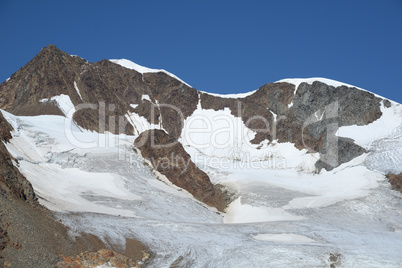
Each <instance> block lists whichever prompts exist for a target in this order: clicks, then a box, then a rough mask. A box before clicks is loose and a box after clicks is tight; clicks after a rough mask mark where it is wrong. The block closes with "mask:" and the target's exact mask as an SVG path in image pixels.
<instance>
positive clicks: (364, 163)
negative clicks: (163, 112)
mask: <svg viewBox="0 0 402 268" xmlns="http://www.w3.org/2000/svg"><path fill="white" fill-rule="evenodd" d="M113 62H115V63H117V64H121V65H124V66H126V67H127V68H133V69H136V70H137V71H140V72H142V73H144V72H148V71H149V70H148V69H141V68H143V67H141V66H136V65H133V64H131V63H130V62H127V61H125V60H114V61H113ZM151 71H160V70H151ZM299 82H302V81H298V80H297V81H296V80H295V81H294V83H299ZM76 89H77V93H79V89H78V88H76ZM143 98H145V99H147V96H143ZM148 98H149V97H148ZM43 101H56V102H57V104H58V105H59V107H60V108H61V109H62V111H63V112H64V113H65V114H66V116H67V117H66V118H65V117H62V116H35V117H26V116H19V117H18V116H14V115H11V114H9V113H7V112H4V111H2V112H3V115H4V117H5V118H6V119H7V120H8V121H9V122H10V124H12V126H13V127H14V132H13V133H12V134H13V139H12V140H11V141H10V143H7V144H6V146H7V148H8V150H9V151H10V153H11V154H12V155H13V156H14V157H15V158H16V159H18V164H17V163H15V164H16V165H18V167H19V169H20V170H21V172H22V173H23V174H24V175H25V176H26V177H27V179H28V180H29V181H30V182H31V183H32V185H33V187H34V190H35V192H36V193H37V194H38V196H39V201H40V203H41V204H43V205H44V206H46V207H47V208H49V209H51V210H53V211H55V214H56V216H57V217H58V218H59V219H60V220H61V221H62V222H63V223H64V224H66V225H67V226H69V227H70V228H71V235H72V236H74V235H78V234H79V233H80V232H89V233H93V234H95V235H98V236H99V237H101V238H102V239H103V240H104V242H105V244H114V245H117V246H118V247H119V248H121V250H122V251H124V248H125V238H135V239H138V240H140V241H142V242H144V243H145V244H147V245H148V246H149V247H150V249H151V250H152V251H154V252H155V253H156V257H155V258H154V259H153V261H152V263H151V266H152V267H170V265H172V264H174V265H177V266H178V267H249V266H250V264H253V266H255V267H328V266H329V265H330V264H332V262H331V260H330V258H329V257H330V254H335V255H337V254H340V264H339V263H338V264H339V265H340V266H342V267H400V265H401V263H402V254H401V252H402V231H401V230H402V195H401V194H400V193H399V192H396V191H393V190H391V189H390V185H389V184H388V182H386V180H385V177H384V174H385V173H386V172H388V171H393V172H402V169H401V167H402V149H401V148H402V108H401V106H400V105H397V104H394V103H392V106H391V107H390V108H385V107H382V111H383V117H381V118H380V119H378V120H377V121H375V122H373V123H372V124H370V125H368V126H363V127H361V126H359V127H357V126H350V127H342V128H341V129H340V130H339V132H338V136H342V137H349V138H352V139H354V140H355V141H356V143H357V144H359V145H361V146H363V147H364V148H366V149H367V151H368V152H367V153H366V154H363V155H361V156H360V157H358V158H355V159H354V160H352V161H350V162H348V163H345V164H342V165H341V166H339V167H337V168H336V169H334V170H332V171H330V172H327V171H325V170H324V171H322V172H321V173H320V174H317V173H316V172H314V171H315V170H314V163H315V161H316V160H317V159H318V155H316V154H310V153H308V152H307V151H306V150H301V151H300V150H298V149H296V148H295V147H294V146H293V145H292V144H290V143H282V144H279V143H275V142H273V143H271V144H267V143H262V144H260V145H252V144H250V143H249V141H250V139H252V138H253V137H254V135H255V133H253V132H252V131H251V130H249V129H247V128H246V127H244V125H243V123H242V122H241V120H240V119H239V118H235V117H233V116H232V115H231V113H230V110H228V109H225V110H224V111H218V112H214V111H212V110H202V109H201V107H200V105H199V106H198V109H197V110H196V111H195V112H194V113H193V115H192V116H190V117H188V118H187V119H186V121H185V127H184V130H183V133H182V135H181V140H180V141H181V142H182V144H183V146H184V148H185V149H186V151H187V152H188V153H189V154H190V155H191V157H192V160H193V161H194V162H195V163H196V165H197V166H198V167H200V168H201V169H202V170H203V171H205V172H206V173H207V174H208V175H209V177H210V178H211V181H212V182H213V183H220V184H222V185H224V186H226V187H227V188H228V189H230V190H231V191H232V192H234V194H235V195H236V198H235V200H234V201H233V202H232V203H231V204H230V206H229V207H228V209H227V211H226V213H219V212H217V211H216V209H213V208H210V207H208V206H206V205H204V204H202V203H200V202H199V201H197V200H195V199H194V198H193V197H192V196H191V195H190V194H189V193H188V192H186V191H185V190H182V189H179V188H178V187H176V186H173V185H172V184H171V183H169V182H167V180H166V178H164V177H163V176H162V175H161V174H159V173H157V172H155V171H154V170H152V168H150V165H149V163H148V162H147V161H145V160H144V159H143V158H142V157H141V155H140V154H138V153H137V151H136V150H135V149H134V148H133V141H134V139H135V138H136V135H138V134H139V133H140V132H142V131H144V130H146V129H150V128H160V126H157V125H150V124H149V123H148V122H147V121H146V120H145V118H141V117H139V116H138V115H136V114H134V113H133V114H128V115H127V117H128V118H129V119H130V120H131V123H132V124H133V126H135V129H136V132H135V133H136V135H134V136H126V135H112V134H110V133H106V134H98V133H95V132H90V131H86V130H82V129H80V128H78V127H76V126H75V125H74V124H71V117H70V116H69V115H70V113H71V110H72V109H74V107H71V104H70V102H71V100H70V99H69V97H68V96H65V95H60V96H55V97H53V98H51V99H49V100H48V99H46V100H43ZM133 105H135V104H133ZM69 120H70V122H69ZM144 120H145V121H144ZM225 124H226V125H225ZM231 124H232V125H231ZM66 127H68V128H69V129H68V130H67V131H66V130H65V129H66ZM222 127H226V128H227V129H229V130H230V128H231V127H233V128H234V129H237V130H239V131H238V132H236V133H232V132H230V131H219V130H220V129H221V128H222ZM378 129H380V130H381V132H378V131H377V132H376V130H378ZM197 130H198V131H197ZM211 141H212V142H211ZM257 147H258V148H257ZM338 264H337V265H338Z"/></svg>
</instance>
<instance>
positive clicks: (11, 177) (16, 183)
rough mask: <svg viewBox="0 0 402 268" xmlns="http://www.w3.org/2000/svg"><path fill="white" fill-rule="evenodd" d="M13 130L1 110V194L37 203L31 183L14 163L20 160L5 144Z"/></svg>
mask: <svg viewBox="0 0 402 268" xmlns="http://www.w3.org/2000/svg"><path fill="white" fill-rule="evenodd" d="M11 131H12V127H11V125H10V124H8V122H7V121H6V120H5V119H4V117H3V114H2V113H1V112H0V196H3V197H5V198H10V199H13V198H18V199H21V200H23V201H26V202H28V203H30V204H34V205H36V204H37V197H36V195H35V193H34V191H33V188H32V185H31V183H30V182H29V181H28V180H27V179H26V178H25V177H24V176H23V175H22V174H21V173H20V172H19V170H18V168H17V167H16V166H15V164H14V163H18V161H17V160H16V159H14V158H13V157H12V156H11V155H10V153H9V152H8V151H7V149H6V147H5V146H4V144H3V142H8V141H9V140H10V139H11V138H12V136H11ZM13 162H14V163H13Z"/></svg>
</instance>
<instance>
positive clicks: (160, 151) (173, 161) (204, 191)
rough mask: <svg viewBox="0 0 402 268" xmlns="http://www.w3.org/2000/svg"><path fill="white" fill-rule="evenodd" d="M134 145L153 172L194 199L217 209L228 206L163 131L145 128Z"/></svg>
mask: <svg viewBox="0 0 402 268" xmlns="http://www.w3.org/2000/svg"><path fill="white" fill-rule="evenodd" d="M134 145H135V146H136V147H137V148H138V149H139V150H140V151H141V154H142V156H143V157H144V158H146V159H148V160H149V161H150V162H151V164H152V166H153V167H154V168H155V169H156V170H157V171H159V172H160V173H161V174H163V175H165V176H166V177H167V178H168V179H169V181H171V182H172V183H173V184H175V185H177V186H179V187H181V188H183V189H185V190H187V191H188V192H189V193H191V194H192V195H193V196H194V197H195V198H197V199H198V200H200V201H202V202H204V203H206V204H208V205H210V206H214V207H216V208H217V209H218V210H220V211H223V210H224V209H225V208H226V206H227V205H228V203H229V197H228V196H225V194H224V193H223V192H222V191H221V189H220V188H219V187H216V186H214V185H213V184H212V183H211V181H210V180H209V177H208V175H207V174H205V172H203V171H202V170H200V169H199V168H198V167H197V166H196V165H195V164H194V163H193V162H192V161H191V158H190V155H189V154H188V153H187V152H186V151H185V150H184V148H183V146H182V145H181V144H180V143H179V142H177V140H176V139H175V138H174V137H173V136H172V135H169V134H167V133H166V132H165V131H163V130H154V129H153V130H147V131H144V132H143V133H142V134H141V135H140V136H138V138H137V139H136V140H135V142H134Z"/></svg>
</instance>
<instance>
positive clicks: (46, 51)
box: [0, 45, 391, 170]
mask: <svg viewBox="0 0 402 268" xmlns="http://www.w3.org/2000/svg"><path fill="white" fill-rule="evenodd" d="M75 85H76V86H77V88H78V89H79V92H80V94H78V92H77V90H76V88H75ZM60 94H65V95H68V96H69V97H70V99H71V101H72V103H73V104H74V105H75V106H76V108H77V112H76V113H75V114H74V120H75V121H76V122H77V123H78V125H80V126H81V127H83V128H86V129H90V130H95V131H98V132H104V131H110V132H112V133H126V134H132V133H135V134H139V133H140V132H142V131H143V130H144V129H139V126H135V124H134V126H132V124H131V123H130V122H129V120H127V118H126V116H127V114H128V113H132V112H135V113H137V114H138V115H139V116H143V117H144V118H146V120H147V121H148V122H149V123H153V124H160V125H161V126H162V127H163V128H164V129H165V130H166V131H167V132H168V133H169V134H170V135H172V136H173V137H174V138H176V139H178V138H179V136H180V134H181V132H182V128H183V120H185V119H186V118H187V117H188V116H190V115H191V114H192V113H193V112H194V110H195V109H196V107H197V104H198V103H199V101H200V102H201V107H202V108H203V109H213V110H215V111H217V110H223V109H225V108H229V109H230V111H231V113H232V115H234V116H236V117H240V118H241V119H242V121H243V122H244V124H245V125H246V126H247V127H248V128H250V129H252V130H255V131H256V132H257V134H256V136H255V137H254V139H253V140H252V141H251V142H252V143H254V144H259V143H261V142H262V141H264V140H268V141H269V142H271V141H273V140H277V141H278V142H280V143H281V142H291V143H293V144H295V146H296V147H297V148H298V149H308V150H309V151H310V152H318V153H320V155H321V161H320V162H317V165H316V167H317V169H318V170H320V169H322V168H326V169H328V170H330V169H332V168H334V167H336V166H339V165H340V164H342V163H344V162H345V161H349V160H350V159H353V158H354V157H356V156H358V155H360V154H362V153H363V152H364V150H363V148H361V147H359V146H357V145H356V144H354V142H353V141H352V140H339V144H338V146H337V147H338V148H341V150H338V152H337V155H338V156H337V157H336V156H335V158H336V159H334V161H331V163H328V161H325V160H326V158H327V157H328V151H334V149H331V148H328V146H327V145H328V142H329V141H330V142H332V140H334V139H336V136H335V132H336V129H337V128H338V127H341V126H348V125H359V126H360V125H367V124H369V123H371V122H373V121H375V120H376V119H378V118H379V117H380V116H381V115H382V112H381V109H380V107H381V104H383V105H384V106H385V107H390V105H391V103H390V102H389V101H388V100H382V99H381V98H379V97H376V96H375V95H374V94H372V93H369V92H366V91H363V90H360V89H357V88H353V87H346V86H339V87H333V86H329V85H327V84H324V83H322V82H319V81H315V82H314V83H312V84H308V83H301V84H300V85H299V86H298V88H297V89H296V88H295V86H294V85H293V84H290V83H286V82H278V83H270V84H266V85H263V86H262V87H260V88H259V89H258V90H257V91H256V92H255V93H253V94H251V95H249V96H247V97H245V98H240V99H230V98H221V97H217V96H212V95H210V94H207V93H201V92H198V91H197V90H196V89H194V88H190V87H189V86H187V85H186V84H184V83H182V82H181V81H179V80H177V79H175V78H173V77H171V76H169V75H168V74H166V73H164V72H156V73H144V74H142V73H139V72H137V71H135V70H131V69H128V68H125V67H122V66H120V65H118V64H115V63H113V62H111V61H108V60H102V61H99V62H96V63H90V62H87V61H86V60H84V59H81V58H79V57H76V56H71V55H69V54H67V53H64V52H62V51H60V50H59V49H58V48H56V47H55V46H54V45H50V46H47V47H46V48H43V49H42V51H41V52H40V53H39V54H38V55H36V56H35V57H34V58H33V59H32V60H31V61H30V62H29V63H28V64H27V65H25V66H24V67H23V68H21V69H20V70H19V71H17V72H16V73H15V74H13V75H12V76H11V78H10V80H9V81H8V82H4V83H3V84H1V85H0V108H2V109H5V110H7V111H9V112H11V113H14V114H16V115H37V114H58V115H61V114H62V112H61V111H60V109H59V108H58V107H57V104H56V103H55V102H49V101H48V102H40V100H42V99H45V98H50V97H53V96H56V95H60ZM80 95H81V96H80ZM145 95H147V97H146V98H144V96H145ZM148 97H149V98H148ZM83 103H86V104H92V106H88V105H87V106H86V107H82V106H79V105H80V104H83ZM130 104H135V105H138V106H137V107H136V108H133V107H131V106H130ZM77 105H78V106H77ZM334 124H336V127H332V128H331V126H333V125H334ZM333 158H334V157H333ZM323 162H325V163H324V164H323Z"/></svg>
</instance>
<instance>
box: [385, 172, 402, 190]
mask: <svg viewBox="0 0 402 268" xmlns="http://www.w3.org/2000/svg"><path fill="white" fill-rule="evenodd" d="M386 177H387V179H388V181H389V183H390V184H391V185H392V189H394V190H397V191H400V192H401V193H402V173H400V174H391V173H389V174H387V176H386Z"/></svg>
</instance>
